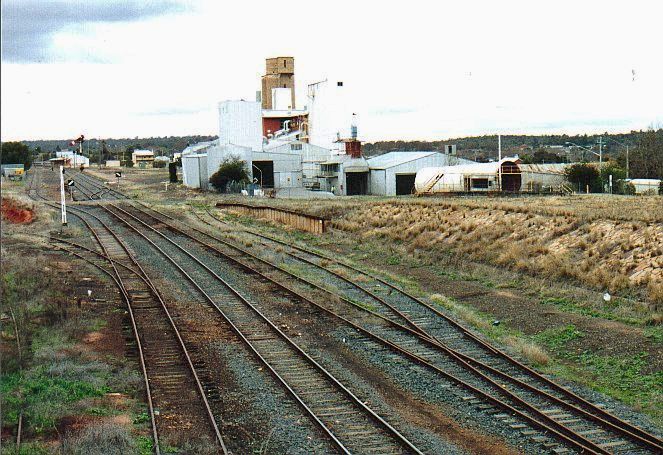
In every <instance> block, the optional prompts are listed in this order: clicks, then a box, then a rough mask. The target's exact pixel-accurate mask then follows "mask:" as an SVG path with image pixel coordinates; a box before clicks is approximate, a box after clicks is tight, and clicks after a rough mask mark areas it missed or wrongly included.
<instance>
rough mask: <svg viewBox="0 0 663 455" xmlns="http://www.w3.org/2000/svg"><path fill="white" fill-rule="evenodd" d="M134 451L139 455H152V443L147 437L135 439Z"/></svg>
mask: <svg viewBox="0 0 663 455" xmlns="http://www.w3.org/2000/svg"><path fill="white" fill-rule="evenodd" d="M136 449H137V450H138V453H139V454H140V455H152V454H153V453H154V441H153V440H152V438H150V437H147V436H138V437H137V438H136Z"/></svg>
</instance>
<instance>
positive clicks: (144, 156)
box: [131, 150, 154, 168]
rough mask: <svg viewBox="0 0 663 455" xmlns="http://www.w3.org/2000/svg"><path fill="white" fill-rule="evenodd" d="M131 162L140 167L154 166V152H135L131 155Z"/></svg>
mask: <svg viewBox="0 0 663 455" xmlns="http://www.w3.org/2000/svg"><path fill="white" fill-rule="evenodd" d="M131 161H133V162H134V165H135V166H138V167H141V168H143V167H147V165H148V164H149V165H152V162H153V161H154V152H153V151H152V150H134V151H133V153H132V154H131Z"/></svg>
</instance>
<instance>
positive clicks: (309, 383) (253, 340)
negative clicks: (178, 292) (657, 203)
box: [105, 205, 421, 454]
mask: <svg viewBox="0 0 663 455" xmlns="http://www.w3.org/2000/svg"><path fill="white" fill-rule="evenodd" d="M105 208H106V210H108V211H109V213H111V214H112V215H113V216H115V217H116V219H117V220H118V221H120V222H121V223H123V224H124V225H125V226H127V227H128V228H130V229H132V230H133V231H134V232H135V233H136V234H137V235H139V236H141V237H142V238H143V239H145V240H146V241H147V242H149V243H150V244H151V245H152V247H153V248H155V249H156V250H157V251H159V252H160V253H161V255H163V257H164V258H166V259H167V260H168V261H169V262H170V263H171V264H172V265H173V266H175V267H176V268H177V269H178V270H179V271H180V273H181V274H182V275H183V276H184V277H185V278H186V279H187V280H188V281H189V282H190V283H191V284H192V285H193V286H194V287H195V288H197V289H198V291H199V292H200V294H201V295H202V296H204V297H205V299H206V300H207V302H208V303H209V304H210V305H212V306H213V308H215V309H216V311H217V313H218V315H219V316H220V317H222V318H223V319H224V320H225V321H226V322H227V323H228V324H230V325H231V327H232V328H233V329H234V331H235V332H236V333H237V335H238V336H239V337H240V338H241V340H242V341H243V342H244V343H245V344H246V346H248V348H249V349H250V350H251V351H252V352H253V353H254V354H255V356H256V357H257V358H258V359H259V361H260V362H261V363H262V364H263V365H264V366H265V367H267V369H268V370H269V371H270V372H271V373H272V375H273V376H274V378H275V379H276V380H277V381H278V382H279V383H280V384H281V385H282V386H283V387H284V388H285V389H286V391H287V392H288V393H289V394H290V395H291V396H292V397H293V399H294V400H295V401H296V402H297V403H298V404H299V405H300V406H301V407H302V409H303V410H304V411H305V412H306V413H307V414H308V416H309V417H310V418H311V420H312V421H313V422H314V423H316V424H317V425H318V427H319V428H320V429H321V430H322V431H323V432H324V433H325V434H326V435H327V436H328V437H329V438H330V440H331V441H332V442H333V443H334V444H335V445H336V447H337V448H338V450H339V451H340V452H342V453H384V454H396V453H421V451H420V450H419V449H418V448H417V447H416V446H415V445H414V444H413V443H411V442H410V441H409V440H408V439H407V438H406V437H405V436H403V435H402V434H401V433H400V432H399V431H398V430H396V429H395V428H394V427H393V426H392V425H390V424H389V423H388V422H387V421H386V420H385V419H384V418H383V417H381V416H380V415H378V414H377V413H376V412H375V411H373V410H372V409H371V408H370V407H369V406H368V405H367V404H366V403H364V401H362V400H361V399H360V398H358V397H357V396H356V395H354V393H353V392H352V391H351V390H350V389H349V388H348V387H347V386H345V385H344V384H343V383H341V382H340V381H339V380H338V379H337V378H335V377H334V376H333V375H332V374H331V373H330V372H329V371H328V370H326V369H325V368H324V367H323V366H322V365H320V363H318V362H317V361H316V360H315V359H313V358H312V357H311V356H310V355H309V354H307V353H306V352H305V351H304V350H303V349H301V348H300V347H299V346H298V345H297V344H296V343H295V342H294V341H293V340H292V339H290V338H289V337H288V336H287V335H286V334H285V333H284V332H283V331H282V330H281V329H280V328H279V327H277V325H275V324H274V323H273V322H272V321H271V320H270V319H269V318H268V317H266V316H265V315H264V314H263V313H262V312H261V311H260V310H259V309H258V308H257V307H256V306H255V305H254V304H253V303H252V302H250V301H249V300H248V299H247V298H246V297H244V296H243V295H242V293H240V292H239V291H237V290H236V289H235V288H234V287H233V286H231V285H230V284H229V283H228V282H227V281H225V280H224V279H223V278H222V277H221V276H219V275H218V274H216V273H215V272H214V271H212V270H211V269H210V268H209V267H208V266H207V265H205V263H204V262H203V261H201V260H200V259H199V258H197V257H196V256H195V255H193V254H192V253H191V252H189V251H187V249H186V248H183V247H182V246H180V245H178V244H177V243H176V242H174V241H172V240H171V239H169V238H168V237H167V236H165V235H163V234H162V233H161V232H160V231H159V230H156V229H153V228H151V227H150V226H148V225H146V224H144V223H143V222H142V221H141V220H140V219H139V218H137V217H135V216H134V215H133V214H131V213H129V212H128V211H126V210H124V209H122V208H120V207H118V206H115V205H110V206H109V207H105ZM145 230H147V231H149V232H150V234H149V236H148V235H147V234H146V232H143V231H145ZM154 235H156V236H158V238H160V239H163V240H166V243H163V242H160V244H157V243H156V241H155V240H152V239H151V238H150V236H154ZM166 245H168V246H166ZM192 261H193V263H195V264H197V267H192V266H191V263H192ZM187 262H188V268H187V269H186V270H185V269H184V268H183V267H182V265H181V264H184V263H187ZM210 278H213V280H214V283H215V284H214V285H210V284H207V285H205V287H203V285H202V284H201V283H209V279H210Z"/></svg>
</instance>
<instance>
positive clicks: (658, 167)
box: [629, 128, 663, 179]
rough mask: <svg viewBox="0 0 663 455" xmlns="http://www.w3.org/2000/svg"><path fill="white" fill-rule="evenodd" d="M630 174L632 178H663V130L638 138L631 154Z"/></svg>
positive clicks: (650, 132)
mask: <svg viewBox="0 0 663 455" xmlns="http://www.w3.org/2000/svg"><path fill="white" fill-rule="evenodd" d="M629 174H630V175H629V176H630V177H632V178H643V179H659V178H663V128H661V129H659V130H657V131H656V130H653V129H650V130H648V131H645V132H644V133H642V134H640V135H639V136H638V141H637V145H636V147H635V149H634V150H632V151H631V152H630V153H629Z"/></svg>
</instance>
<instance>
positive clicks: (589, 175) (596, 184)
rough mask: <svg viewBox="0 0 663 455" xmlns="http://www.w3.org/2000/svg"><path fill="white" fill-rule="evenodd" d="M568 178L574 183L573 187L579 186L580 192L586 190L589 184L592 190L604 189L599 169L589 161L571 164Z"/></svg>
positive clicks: (566, 173)
mask: <svg viewBox="0 0 663 455" xmlns="http://www.w3.org/2000/svg"><path fill="white" fill-rule="evenodd" d="M565 175H566V180H568V181H569V183H571V184H572V185H573V188H574V189H575V188H578V189H579V190H578V191H579V192H583V191H585V188H587V186H589V190H590V191H592V192H596V191H602V188H601V179H600V174H599V171H598V170H597V169H596V168H595V167H594V166H591V165H589V164H587V163H578V164H574V165H572V166H569V167H568V168H567V169H566V171H565Z"/></svg>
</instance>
